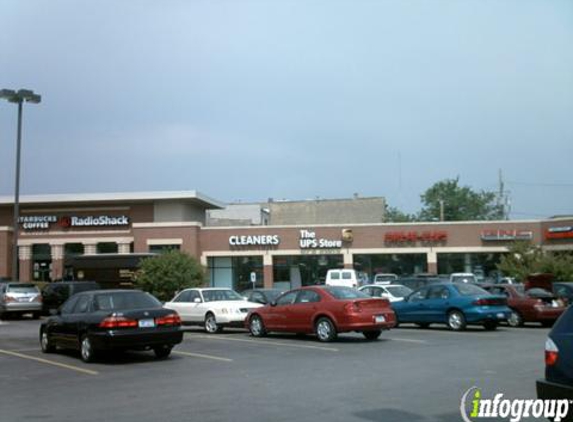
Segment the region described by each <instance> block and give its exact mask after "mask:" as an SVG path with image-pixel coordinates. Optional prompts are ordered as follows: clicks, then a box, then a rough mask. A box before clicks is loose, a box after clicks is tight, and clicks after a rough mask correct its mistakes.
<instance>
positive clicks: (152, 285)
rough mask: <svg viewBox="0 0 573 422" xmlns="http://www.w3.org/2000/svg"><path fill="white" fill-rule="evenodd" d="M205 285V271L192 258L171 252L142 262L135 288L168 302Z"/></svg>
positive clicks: (182, 253)
mask: <svg viewBox="0 0 573 422" xmlns="http://www.w3.org/2000/svg"><path fill="white" fill-rule="evenodd" d="M204 283H205V271H204V269H203V267H202V266H201V264H200V263H199V262H198V261H197V260H196V259H195V258H193V257H192V256H190V255H188V254H186V253H184V252H180V251H175V250H174V251H169V252H166V253H163V254H161V255H158V256H156V257H153V258H147V259H145V260H143V261H142V262H141V266H140V269H139V271H138V272H137V274H136V276H135V286H136V287H137V288H138V289H141V290H144V291H146V292H149V293H151V294H152V295H154V296H155V297H156V298H158V299H159V300H161V301H168V300H170V299H172V298H173V296H174V295H175V293H176V292H177V291H179V290H182V289H184V288H187V287H197V286H201V285H203V284H204Z"/></svg>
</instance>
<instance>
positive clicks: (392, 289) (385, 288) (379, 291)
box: [358, 284, 413, 302]
mask: <svg viewBox="0 0 573 422" xmlns="http://www.w3.org/2000/svg"><path fill="white" fill-rule="evenodd" d="M358 290H360V291H361V292H364V293H366V294H367V295H368V296H372V297H383V298H385V299H388V300H389V301H390V302H399V301H401V300H404V298H405V297H406V296H408V295H409V294H410V293H412V292H413V290H412V289H410V288H409V287H406V286H402V285H401V284H388V285H380V284H370V285H367V286H363V287H360V288H359V289H358Z"/></svg>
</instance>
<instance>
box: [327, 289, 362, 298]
mask: <svg viewBox="0 0 573 422" xmlns="http://www.w3.org/2000/svg"><path fill="white" fill-rule="evenodd" d="M325 290H326V291H327V292H328V293H330V295H331V296H333V297H334V298H336V299H370V296H368V295H367V294H366V293H363V292H360V291H358V290H355V289H352V288H350V287H329V288H328V289H325Z"/></svg>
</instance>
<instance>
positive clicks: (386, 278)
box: [373, 273, 398, 284]
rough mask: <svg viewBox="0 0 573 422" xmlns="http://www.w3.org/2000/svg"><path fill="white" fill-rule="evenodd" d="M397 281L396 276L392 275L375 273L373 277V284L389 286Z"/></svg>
mask: <svg viewBox="0 0 573 422" xmlns="http://www.w3.org/2000/svg"><path fill="white" fill-rule="evenodd" d="M396 280H398V275H396V274H392V273H387V274H385V273H377V274H375V275H374V280H373V283H374V284H377V283H383V284H386V283H388V284H390V283H392V282H393V281H396Z"/></svg>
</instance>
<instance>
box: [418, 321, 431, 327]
mask: <svg viewBox="0 0 573 422" xmlns="http://www.w3.org/2000/svg"><path fill="white" fill-rule="evenodd" d="M416 325H417V326H418V327H420V328H428V327H429V326H430V324H429V323H428V322H417V323H416Z"/></svg>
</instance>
